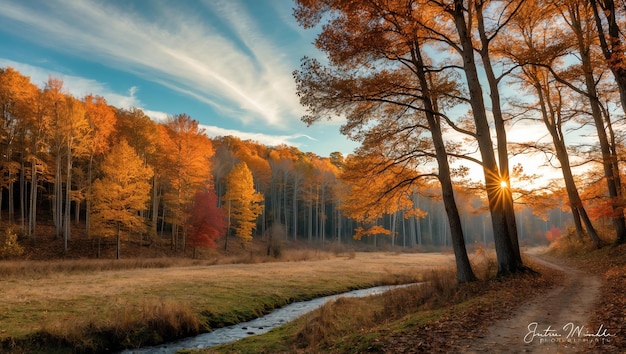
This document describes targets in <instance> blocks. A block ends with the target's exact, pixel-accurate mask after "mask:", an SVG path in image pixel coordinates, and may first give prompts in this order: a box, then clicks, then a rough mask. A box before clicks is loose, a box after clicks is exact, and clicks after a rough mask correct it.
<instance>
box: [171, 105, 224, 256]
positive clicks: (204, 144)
mask: <svg viewBox="0 0 626 354" xmlns="http://www.w3.org/2000/svg"><path fill="white" fill-rule="evenodd" d="M160 131H161V146H162V149H163V151H164V152H165V160H166V162H167V165H166V166H165V168H164V172H165V176H166V180H167V184H168V188H167V190H166V191H165V193H164V199H165V203H166V206H167V209H168V211H169V214H168V215H169V216H168V217H167V220H168V221H169V222H170V223H171V224H172V246H173V248H174V249H177V247H178V244H179V243H180V242H182V248H183V249H185V247H186V240H185V238H186V230H185V224H186V221H187V219H188V218H189V215H188V213H187V211H188V210H189V205H190V204H191V203H192V200H193V197H194V195H195V194H196V192H197V191H200V190H202V189H203V188H206V186H208V185H211V184H212V174H211V164H210V162H211V161H210V159H211V157H212V156H213V154H214V151H213V145H212V143H211V141H210V140H209V138H208V137H207V136H206V135H205V134H204V130H203V129H201V128H200V127H199V126H198V122H197V121H195V120H193V119H192V118H191V117H189V116H188V115H186V114H179V115H176V116H173V117H169V118H168V120H167V121H166V122H165V124H164V125H160Z"/></svg>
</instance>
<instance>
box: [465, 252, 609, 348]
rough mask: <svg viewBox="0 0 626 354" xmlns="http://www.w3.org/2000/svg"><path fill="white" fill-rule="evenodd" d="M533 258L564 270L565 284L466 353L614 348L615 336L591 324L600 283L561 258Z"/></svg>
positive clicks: (496, 326)
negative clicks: (596, 345) (604, 345)
mask: <svg viewBox="0 0 626 354" xmlns="http://www.w3.org/2000/svg"><path fill="white" fill-rule="evenodd" d="M533 259H534V260H535V262H538V263H540V264H542V265H543V266H545V267H549V268H552V269H555V270H557V271H559V272H560V274H562V278H561V283H560V284H559V285H558V286H556V287H555V288H554V289H551V290H549V291H548V292H546V293H542V294H540V295H538V296H535V297H534V298H532V299H529V301H528V302H527V303H525V304H524V305H523V306H521V307H520V308H519V309H517V311H516V312H514V313H513V314H512V315H511V316H510V317H509V318H506V319H503V320H500V321H497V322H495V323H494V324H492V325H490V326H489V328H488V329H487V331H486V332H485V334H484V336H482V338H478V339H476V340H473V341H470V342H467V341H466V342H461V343H459V344H460V347H461V348H464V351H465V352H468V353H501V352H509V353H576V352H589V350H590V348H589V346H590V343H596V344H603V343H604V344H610V342H611V339H612V337H613V336H614V334H612V333H610V331H609V330H607V329H606V328H604V327H598V328H593V327H590V326H589V325H588V324H589V323H590V322H591V318H592V311H593V310H594V304H595V302H596V301H597V299H598V298H599V295H600V291H601V286H602V280H601V278H600V277H599V276H597V275H594V274H591V273H589V272H585V271H582V270H580V269H578V268H575V267H572V266H569V265H567V264H566V263H567V262H565V261H564V260H562V259H555V258H552V257H547V256H545V255H541V256H537V255H533ZM598 348H599V349H600V348H601V345H600V346H598Z"/></svg>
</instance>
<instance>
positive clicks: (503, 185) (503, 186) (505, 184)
mask: <svg viewBox="0 0 626 354" xmlns="http://www.w3.org/2000/svg"><path fill="white" fill-rule="evenodd" d="M500 188H509V184H508V183H506V181H500Z"/></svg>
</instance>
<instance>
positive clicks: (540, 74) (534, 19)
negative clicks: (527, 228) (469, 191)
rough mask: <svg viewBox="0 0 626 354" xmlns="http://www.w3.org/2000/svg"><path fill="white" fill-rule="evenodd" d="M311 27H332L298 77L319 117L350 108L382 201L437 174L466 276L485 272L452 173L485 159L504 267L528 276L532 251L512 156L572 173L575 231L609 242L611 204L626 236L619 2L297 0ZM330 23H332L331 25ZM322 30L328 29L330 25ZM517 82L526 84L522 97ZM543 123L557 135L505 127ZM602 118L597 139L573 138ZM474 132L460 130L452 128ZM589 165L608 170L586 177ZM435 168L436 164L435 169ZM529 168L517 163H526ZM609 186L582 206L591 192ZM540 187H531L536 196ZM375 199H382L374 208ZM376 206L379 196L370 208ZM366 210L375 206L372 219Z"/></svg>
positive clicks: (358, 161) (625, 101)
mask: <svg viewBox="0 0 626 354" xmlns="http://www.w3.org/2000/svg"><path fill="white" fill-rule="evenodd" d="M296 4H297V5H296V8H295V10H294V15H295V17H296V19H297V20H298V21H299V23H300V25H301V26H303V27H304V28H313V27H316V28H321V30H320V33H319V34H318V36H317V38H316V40H315V45H316V46H317V48H318V49H319V50H321V51H322V52H323V53H324V54H325V55H326V57H325V58H324V59H323V60H322V59H316V58H307V57H305V58H303V60H302V64H301V68H300V70H296V71H295V72H294V77H295V80H296V83H297V92H298V95H299V96H300V99H301V103H302V104H303V105H304V106H305V107H307V110H308V112H307V114H306V115H305V116H304V117H303V118H302V120H303V121H304V122H307V123H308V124H314V123H315V122H317V121H319V120H322V119H332V118H333V117H336V116H340V117H343V118H345V119H346V123H345V124H344V125H343V126H342V132H343V133H344V134H345V135H347V136H349V137H351V138H352V139H354V140H356V141H359V142H361V146H360V148H359V149H358V150H357V152H356V153H355V155H354V156H353V160H354V161H353V165H354V166H355V171H367V172H366V173H361V174H359V173H355V174H354V176H353V179H354V180H355V181H360V182H359V183H361V184H363V185H364V186H365V185H367V184H368V181H369V180H372V179H373V178H375V176H378V177H380V178H381V180H382V182H381V183H382V185H381V187H380V188H377V190H378V197H374V198H372V199H373V200H374V201H375V202H374V203H373V204H376V203H378V202H379V201H381V200H387V201H388V203H387V205H394V204H398V205H401V204H403V203H404V202H403V200H406V198H408V195H410V192H411V191H412V190H413V189H414V188H416V186H418V185H419V184H420V183H423V181H424V180H429V179H431V180H435V181H436V183H438V185H439V188H440V193H441V196H442V199H443V203H444V205H445V210H446V214H447V218H448V224H449V227H450V230H451V238H452V245H453V248H454V252H455V258H456V265H457V277H458V280H459V281H460V282H466V281H473V280H474V279H475V278H476V277H475V275H474V273H473V270H472V268H471V265H470V263H469V259H468V257H467V250H466V242H465V240H466V238H467V235H466V234H465V232H466V231H467V230H464V228H463V222H462V217H461V215H460V213H459V202H458V201H457V199H456V195H457V193H456V191H455V189H454V185H453V178H458V176H459V175H461V176H462V175H463V173H464V170H463V168H457V167H454V166H455V165H454V164H451V162H453V161H454V162H458V161H464V163H475V164H477V165H479V166H480V167H481V169H482V171H483V186H482V189H483V191H484V193H485V194H486V199H487V204H488V209H489V213H490V219H491V228H492V230H493V233H494V243H495V249H496V253H497V263H498V275H507V274H511V273H516V272H524V271H527V268H526V266H525V265H524V264H523V262H522V259H521V257H520V247H519V240H520V225H518V219H517V217H516V213H515V204H514V198H521V197H524V196H526V194H522V195H521V196H520V195H517V194H515V193H514V188H513V187H514V186H512V185H511V180H512V175H513V174H514V173H518V174H521V170H522V169H521V168H519V167H516V166H509V160H510V156H511V154H519V153H523V152H527V151H530V150H534V151H539V152H541V153H544V154H546V155H547V156H549V157H550V161H552V160H553V159H552V157H554V160H555V161H557V162H556V163H554V165H555V166H557V167H559V168H561V169H562V172H563V181H564V188H565V191H566V195H567V205H568V207H569V208H570V210H571V213H572V215H573V218H574V222H575V227H576V232H577V234H578V235H579V236H580V237H583V235H586V237H589V238H590V239H591V240H592V242H594V243H595V244H596V245H599V243H600V239H599V237H598V233H597V231H596V229H595V225H594V224H593V223H592V220H591V218H590V216H589V211H588V210H587V209H588V208H589V207H591V204H592V203H595V201H591V200H592V199H602V201H603V202H602V204H603V208H604V210H605V213H604V215H605V216H606V217H607V218H608V219H609V220H611V222H612V232H611V234H612V236H613V237H614V238H615V239H616V242H617V243H624V242H626V220H625V218H624V195H623V194H624V191H623V188H622V186H621V177H620V171H621V170H620V162H621V161H620V153H621V147H622V141H623V137H622V135H621V134H620V130H619V129H617V127H619V125H620V124H621V123H622V120H623V114H624V111H626V85H625V82H626V57H625V56H624V40H625V38H624V33H623V31H621V30H620V28H624V21H625V17H626V8H624V6H622V5H620V4H619V3H618V4H616V3H615V2H614V1H613V0H591V1H588V0H559V1H553V0H531V1H528V0H389V1H379V0H362V1H350V0H306V1H305V0H298V1H296ZM320 25H321V26H320ZM318 26H319V27H318ZM510 91H515V93H514V94H511V93H510ZM526 120H532V121H537V122H541V123H543V125H544V126H545V129H546V131H547V132H548V133H549V136H550V137H551V139H552V142H551V143H541V142H540V141H539V140H538V139H537V137H534V136H533V137H528V141H527V143H523V144H511V143H510V142H509V137H508V136H507V133H509V132H512V133H515V130H516V128H515V125H516V124H519V122H523V121H526ZM588 126H589V127H593V131H592V132H587V133H586V136H585V137H587V138H589V137H593V140H594V141H593V142H592V143H589V142H587V143H586V144H578V145H574V144H572V143H570V142H567V141H566V140H567V139H568V137H571V136H572V135H568V133H570V132H572V131H578V130H581V129H585V127H588ZM452 135H455V136H457V137H458V136H461V137H462V138H456V139H450V136H452ZM572 156H575V157H576V159H577V161H578V162H577V163H579V164H587V165H588V166H591V165H595V166H597V167H599V168H596V169H594V168H590V170H595V171H600V174H595V175H593V174H590V175H589V176H586V177H587V178H586V179H585V180H582V181H581V180H577V179H576V178H575V177H574V176H573V173H572V169H571V166H572V165H573V164H574V163H573V162H571V161H570V158H572ZM425 166H430V167H432V168H431V169H427V168H424V167H425ZM516 170H517V171H516ZM598 180H602V183H604V188H602V190H597V189H596V191H597V192H598V193H597V194H595V195H594V196H593V198H590V196H587V197H588V199H587V200H589V201H590V202H587V203H584V202H583V198H581V193H580V190H581V189H582V188H587V187H590V186H591V185H595V188H598V185H597V183H594V182H597V181H598ZM531 198H532V196H529V198H528V199H529V200H530V199H531ZM370 204H372V203H370ZM372 207H373V205H372ZM363 217H364V218H367V217H368V216H367V215H363Z"/></svg>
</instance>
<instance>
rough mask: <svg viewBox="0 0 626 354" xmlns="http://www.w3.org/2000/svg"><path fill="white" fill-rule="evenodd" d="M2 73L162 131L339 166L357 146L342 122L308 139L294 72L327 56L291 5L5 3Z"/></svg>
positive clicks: (247, 1)
mask: <svg viewBox="0 0 626 354" xmlns="http://www.w3.org/2000/svg"><path fill="white" fill-rule="evenodd" d="M0 4H1V6H0V22H1V23H2V26H0V39H1V40H0V67H7V66H11V67H13V68H15V69H16V70H18V71H20V72H21V73H22V74H24V75H27V76H30V77H31V81H32V82H33V83H35V84H37V85H39V86H42V85H43V83H44V82H45V81H47V79H48V77H49V76H52V77H57V78H60V79H62V80H63V81H64V85H65V87H66V89H68V90H69V92H70V93H71V94H73V95H75V96H77V97H82V96H84V95H85V94H88V93H93V94H97V95H101V96H104V97H105V98H106V99H107V101H108V102H109V103H110V104H112V105H114V106H117V107H122V108H130V107H138V108H141V109H142V110H144V112H146V114H148V115H149V116H150V117H152V118H153V119H155V120H161V119H164V118H165V117H166V116H167V115H174V114H179V113H187V114H188V115H190V116H191V117H192V118H194V119H195V120H197V121H199V122H200V124H202V126H203V127H204V128H205V129H206V131H207V134H208V135H209V136H218V135H235V136H239V137H240V138H242V139H253V140H256V141H259V142H261V143H263V144H267V145H276V144H281V143H284V144H288V145H293V146H297V147H298V148H299V149H300V150H302V151H311V152H314V153H316V154H319V155H321V156H328V155H329V154H330V153H331V152H333V151H340V152H342V153H344V154H348V153H350V152H352V151H353V149H354V148H355V147H356V146H357V144H356V143H354V142H350V141H348V140H347V139H346V138H345V137H343V136H342V135H340V134H339V126H340V124H341V121H339V120H338V121H331V122H320V123H318V124H315V125H313V126H311V127H307V126H306V125H305V124H304V123H302V122H301V121H300V117H301V116H302V114H303V113H304V108H303V107H301V106H300V104H299V101H298V98H297V96H296V94H295V84H294V81H293V78H292V72H293V70H295V69H298V67H299V63H300V58H302V57H303V56H305V55H306V56H313V57H316V56H320V55H321V54H320V53H319V52H318V51H317V50H316V49H315V47H314V46H313V45H312V42H313V39H314V37H315V34H316V33H315V32H314V31H311V30H304V29H301V28H299V27H298V25H297V23H296V21H295V20H294V19H293V17H292V8H293V3H292V2H291V1H289V0H260V1H259V0H205V1H202V0H182V1H159V0H137V1H118V0H106V1H105V0H50V1H47V0H28V1H20V0H0Z"/></svg>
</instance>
